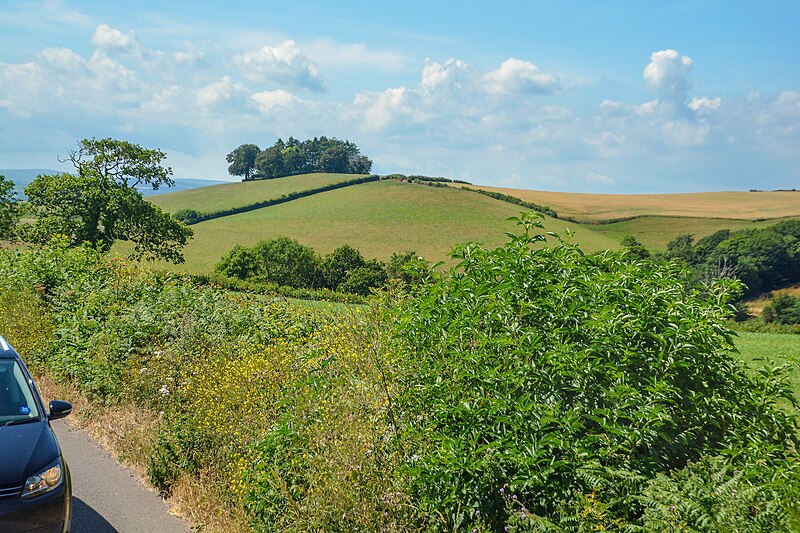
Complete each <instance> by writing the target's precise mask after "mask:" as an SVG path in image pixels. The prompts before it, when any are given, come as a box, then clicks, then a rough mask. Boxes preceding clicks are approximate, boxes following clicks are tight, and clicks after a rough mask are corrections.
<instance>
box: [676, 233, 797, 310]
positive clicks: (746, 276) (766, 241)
mask: <svg viewBox="0 0 800 533" xmlns="http://www.w3.org/2000/svg"><path fill="white" fill-rule="evenodd" d="M665 257H666V258H668V259H680V260H683V261H685V262H686V263H687V264H688V265H690V267H691V268H692V270H693V272H694V276H695V278H696V279H698V280H709V279H715V278H721V277H736V278H738V279H740V280H741V281H742V282H744V284H745V291H744V295H745V296H748V295H753V294H758V293H761V292H766V291H770V290H773V289H779V288H782V287H786V286H787V285H790V284H792V283H796V282H798V281H800V221H798V220H786V221H783V222H779V223H777V224H774V225H772V226H769V227H767V228H757V229H745V230H739V231H734V232H732V231H730V230H720V231H717V232H716V233H714V234H712V235H709V236H707V237H705V238H703V239H700V240H699V241H697V243H696V244H695V243H694V238H693V237H692V235H690V234H682V235H679V236H678V237H676V238H675V239H674V240H673V241H671V242H670V243H668V244H667V251H666V254H665Z"/></svg>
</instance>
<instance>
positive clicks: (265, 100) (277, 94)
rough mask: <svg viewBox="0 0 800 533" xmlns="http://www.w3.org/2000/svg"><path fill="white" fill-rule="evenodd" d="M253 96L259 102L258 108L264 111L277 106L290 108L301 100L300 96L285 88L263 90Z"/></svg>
mask: <svg viewBox="0 0 800 533" xmlns="http://www.w3.org/2000/svg"><path fill="white" fill-rule="evenodd" d="M251 98H252V99H253V100H254V101H255V102H256V104H258V108H259V109H260V110H261V111H263V112H269V111H271V110H272V109H273V108H275V107H286V108H290V107H292V106H293V105H294V104H297V103H300V102H301V100H300V99H299V98H298V97H296V96H295V95H293V94H292V93H290V92H289V91H285V90H283V89H278V90H276V91H262V92H259V93H255V94H253V95H252V96H251Z"/></svg>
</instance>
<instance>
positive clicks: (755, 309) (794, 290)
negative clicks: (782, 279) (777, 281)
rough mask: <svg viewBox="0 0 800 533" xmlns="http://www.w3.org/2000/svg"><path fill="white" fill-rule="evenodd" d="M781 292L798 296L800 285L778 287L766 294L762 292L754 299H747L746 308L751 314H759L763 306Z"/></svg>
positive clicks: (799, 294)
mask: <svg viewBox="0 0 800 533" xmlns="http://www.w3.org/2000/svg"><path fill="white" fill-rule="evenodd" d="M781 294H789V295H791V296H797V297H798V298H800V285H795V286H793V287H786V288H784V289H778V290H775V291H772V292H768V293H767V294H762V295H761V296H759V297H758V298H755V299H754V300H749V301H748V302H747V310H748V311H749V312H750V314H751V315H753V316H761V313H763V312H764V308H765V307H766V306H767V304H769V302H770V301H771V300H772V299H773V298H774V297H775V296H779V295H781Z"/></svg>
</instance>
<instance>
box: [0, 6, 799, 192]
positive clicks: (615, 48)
mask: <svg viewBox="0 0 800 533" xmlns="http://www.w3.org/2000/svg"><path fill="white" fill-rule="evenodd" d="M337 4H339V3H332V2H303V1H295V2H255V1H241V0H229V1H227V2H197V1H195V2H184V1H159V2H149V1H137V2H133V1H115V2H102V3H100V2H89V1H69V0H45V1H17V0H3V1H0V124H2V127H0V168H63V167H61V166H60V165H59V163H58V160H57V157H58V156H60V155H61V156H63V155H64V154H65V153H66V151H67V150H68V149H69V148H72V147H74V146H75V142H76V141H77V140H79V139H82V138H87V137H115V138H121V139H126V140H130V141H133V142H137V143H139V144H142V145H144V146H148V147H157V148H161V149H162V150H164V151H166V152H167V153H168V154H169V160H168V163H169V164H170V165H171V166H172V167H173V169H174V172H175V175H176V176H177V177H198V178H206V179H231V180H232V179H234V178H232V177H230V176H228V175H227V172H226V165H227V164H226V162H225V155H226V154H227V153H228V152H230V151H231V150H232V149H234V148H235V147H236V146H238V145H240V144H242V143H251V142H252V143H255V144H258V145H259V146H261V147H262V148H263V147H266V146H269V145H271V144H272V143H273V142H274V141H275V140H276V139H277V138H278V137H283V138H286V137H288V136H290V135H292V136H294V137H297V138H301V139H302V138H308V137H313V136H320V135H326V136H334V137H338V138H344V139H349V140H352V141H354V142H355V143H357V144H358V145H359V147H361V149H362V151H363V152H364V153H366V154H367V155H368V156H370V157H371V158H372V159H373V161H374V167H373V170H374V171H376V172H379V173H391V172H402V173H407V174H427V175H437V176H447V177H451V178H459V179H467V180H469V181H472V182H475V183H481V184H487V185H497V186H506V187H520V188H528V189H544V190H561V191H579V192H683V191H704V190H747V189H751V188H760V189H774V188H800V148H798V147H800V32H798V31H797V28H798V27H800V2H797V1H794V0H793V1H769V2H758V3H757V2H729V1H722V0H719V1H710V0H694V1H691V2H689V1H686V2H684V1H677V2H675V1H673V2H662V3H655V2H631V1H628V2H613V1H604V2H577V1H574V2H568V1H562V2H555V1H553V2H536V1H530V0H529V1H520V2H498V3H495V4H490V3H488V2H485V1H482V2H473V1H468V2H464V1H462V2H436V1H428V2H416V1H407V2H403V3H399V2H393V3H387V5H384V4H383V3H380V2H374V1H373V2H362V1H351V2H348V3H347V4H346V5H337Z"/></svg>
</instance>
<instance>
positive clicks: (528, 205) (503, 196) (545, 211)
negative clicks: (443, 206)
mask: <svg viewBox="0 0 800 533" xmlns="http://www.w3.org/2000/svg"><path fill="white" fill-rule="evenodd" d="M461 189H462V190H464V191H472V192H476V193H478V194H482V195H484V196H488V197H489V198H494V199H495V200H501V201H503V202H509V203H512V204H514V205H519V206H522V207H526V208H528V209H533V210H534V211H536V212H538V213H542V214H543V215H548V216H551V217H553V218H558V213H556V212H555V211H553V210H552V209H550V208H549V207H547V206H542V205H538V204H534V203H533V202H526V201H525V200H522V199H521V198H517V197H516V196H511V195H509V194H503V193H500V192H493V191H485V190H483V189H473V188H472V187H461Z"/></svg>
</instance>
